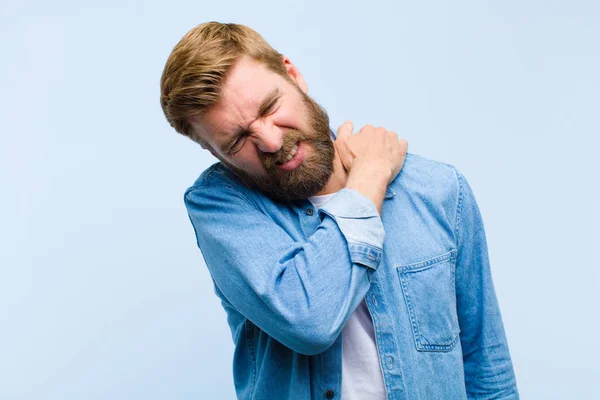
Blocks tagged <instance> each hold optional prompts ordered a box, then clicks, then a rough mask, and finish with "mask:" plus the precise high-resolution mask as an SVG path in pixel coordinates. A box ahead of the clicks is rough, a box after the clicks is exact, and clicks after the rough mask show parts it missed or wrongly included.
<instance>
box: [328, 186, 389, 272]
mask: <svg viewBox="0 0 600 400" xmlns="http://www.w3.org/2000/svg"><path fill="white" fill-rule="evenodd" d="M325 215H328V216H329V217H331V218H333V220H334V221H335V222H336V224H337V226H338V228H339V229H340V231H341V232H342V235H344V237H345V238H346V241H347V242H348V250H349V251H350V258H351V260H352V262H353V263H357V264H362V265H364V266H367V267H370V268H373V269H376V268H377V266H378V265H379V262H380V261H381V256H382V249H383V241H384V239H385V231H384V229H383V223H382V222H381V217H380V215H379V213H378V212H377V208H375V205H374V204H373V202H372V201H371V200H370V199H369V198H367V197H366V196H363V195H362V194H360V193H359V192H357V191H356V190H353V189H348V188H344V189H342V190H340V191H339V192H337V193H336V194H335V196H333V197H332V198H331V199H330V200H329V201H328V202H327V203H325V204H324V205H323V207H321V208H320V209H319V216H320V217H321V219H323V218H324V216H325Z"/></svg>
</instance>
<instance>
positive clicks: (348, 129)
mask: <svg viewBox="0 0 600 400" xmlns="http://www.w3.org/2000/svg"><path fill="white" fill-rule="evenodd" d="M353 130H354V125H353V124H352V121H346V122H344V123H343V124H342V125H340V127H339V128H338V130H337V137H336V140H340V139H342V141H343V140H346V139H347V138H348V136H350V135H352V131H353Z"/></svg>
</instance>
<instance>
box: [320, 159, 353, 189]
mask: <svg viewBox="0 0 600 400" xmlns="http://www.w3.org/2000/svg"><path fill="white" fill-rule="evenodd" d="M347 180H348V172H347V171H346V169H345V168H344V165H343V164H342V160H341V159H340V157H339V155H338V153H337V151H336V152H335V156H334V157H333V173H332V174H331V177H330V178H329V181H327V184H326V185H325V187H324V188H323V189H321V191H320V192H319V193H317V194H316V195H317V196H321V195H324V194H331V193H335V192H339V191H340V190H342V189H343V188H344V187H345V186H346V181H347Z"/></svg>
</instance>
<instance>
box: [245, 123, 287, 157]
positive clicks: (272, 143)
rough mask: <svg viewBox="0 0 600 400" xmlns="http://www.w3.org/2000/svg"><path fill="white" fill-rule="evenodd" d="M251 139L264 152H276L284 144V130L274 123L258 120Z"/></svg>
mask: <svg viewBox="0 0 600 400" xmlns="http://www.w3.org/2000/svg"><path fill="white" fill-rule="evenodd" d="M252 131H253V134H252V135H251V136H250V140H251V141H252V143H254V145H255V146H256V147H258V149H259V150H260V151H262V152H263V153H275V152H277V151H279V149H281V146H283V132H282V131H281V129H280V128H279V127H277V126H275V125H273V124H269V123H265V122H263V121H256V122H255V123H254V124H253V126H252Z"/></svg>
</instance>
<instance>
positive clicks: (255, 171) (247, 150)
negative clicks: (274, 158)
mask: <svg viewBox="0 0 600 400" xmlns="http://www.w3.org/2000/svg"><path fill="white" fill-rule="evenodd" d="M229 162H231V163H232V164H233V165H234V166H236V167H237V168H239V169H241V170H243V171H246V172H247V173H249V174H250V175H255V176H260V175H264V174H265V167H264V166H263V164H262V162H261V161H260V158H259V157H258V153H257V151H256V146H254V144H252V143H251V142H250V141H249V140H248V141H246V143H245V144H244V147H242V149H241V150H240V151H239V152H238V153H237V154H236V155H235V156H233V157H232V159H231V160H230V161H229Z"/></svg>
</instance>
